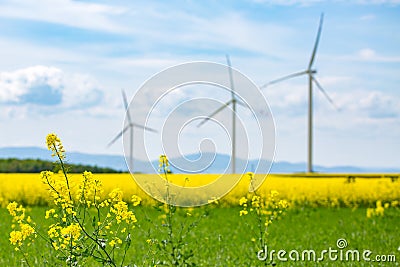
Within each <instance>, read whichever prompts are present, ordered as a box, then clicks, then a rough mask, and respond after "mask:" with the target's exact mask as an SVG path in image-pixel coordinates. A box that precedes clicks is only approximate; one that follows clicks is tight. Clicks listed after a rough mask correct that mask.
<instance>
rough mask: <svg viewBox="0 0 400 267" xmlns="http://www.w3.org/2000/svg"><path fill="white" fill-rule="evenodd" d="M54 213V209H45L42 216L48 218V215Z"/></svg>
mask: <svg viewBox="0 0 400 267" xmlns="http://www.w3.org/2000/svg"><path fill="white" fill-rule="evenodd" d="M54 213H56V210H55V209H49V210H46V216H44V218H45V219H48V218H50V216H51V215H52V214H54Z"/></svg>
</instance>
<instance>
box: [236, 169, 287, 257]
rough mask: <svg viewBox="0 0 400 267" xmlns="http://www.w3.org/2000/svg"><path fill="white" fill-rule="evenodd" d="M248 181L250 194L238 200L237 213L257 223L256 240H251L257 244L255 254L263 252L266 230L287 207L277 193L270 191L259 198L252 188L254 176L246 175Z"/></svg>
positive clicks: (266, 235) (265, 243)
mask: <svg viewBox="0 0 400 267" xmlns="http://www.w3.org/2000/svg"><path fill="white" fill-rule="evenodd" d="M247 175H248V177H249V179H250V189H251V191H252V193H249V194H248V195H247V196H246V197H242V198H240V200H239V205H240V206H241V207H242V210H241V211H240V212H239V215H240V216H245V215H249V214H250V215H253V216H254V217H255V218H256V221H257V228H256V229H257V232H256V233H255V235H256V238H253V239H252V240H253V241H255V242H257V241H258V245H257V250H256V251H257V252H258V251H264V250H265V247H266V245H267V237H268V229H269V227H270V225H271V224H272V223H273V222H274V221H276V220H278V219H280V217H281V216H282V215H283V214H284V212H285V211H286V210H287V208H288V207H289V205H288V202H287V201H286V200H283V199H279V192H278V191H276V190H272V191H271V192H270V193H269V194H268V195H267V196H265V197H264V196H261V195H259V194H258V193H257V191H256V190H255V188H254V174H253V173H247Z"/></svg>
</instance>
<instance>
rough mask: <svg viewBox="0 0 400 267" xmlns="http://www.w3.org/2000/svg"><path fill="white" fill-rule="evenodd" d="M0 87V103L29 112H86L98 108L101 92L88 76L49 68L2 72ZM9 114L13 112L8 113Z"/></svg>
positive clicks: (37, 67)
mask: <svg viewBox="0 0 400 267" xmlns="http://www.w3.org/2000/svg"><path fill="white" fill-rule="evenodd" d="M0 88H1V90H0V102H1V103H3V104H5V105H6V106H9V107H14V108H16V109H20V110H23V109H24V108H26V107H27V106H28V107H29V110H31V111H32V109H34V110H37V111H45V112H46V111H48V110H49V109H54V110H55V111H58V112H62V111H66V110H85V109H88V108H91V107H94V106H98V105H100V104H101V103H102V100H103V91H102V90H101V89H100V86H99V85H98V84H97V82H96V81H95V80H93V79H92V78H91V77H89V76H85V75H82V74H69V73H65V72H63V71H62V70H60V69H58V68H56V67H51V66H50V67H49V66H40V65H38V66H33V67H28V68H24V69H19V70H16V71H13V72H1V73H0ZM21 107H24V108H22V109H21ZM26 111H27V112H29V111H28V110H26ZM9 113H10V114H11V113H12V112H11V111H10V110H9Z"/></svg>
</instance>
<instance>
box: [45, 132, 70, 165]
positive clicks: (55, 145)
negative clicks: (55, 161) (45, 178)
mask: <svg viewBox="0 0 400 267" xmlns="http://www.w3.org/2000/svg"><path fill="white" fill-rule="evenodd" d="M46 145H47V148H48V149H49V150H51V151H52V152H53V154H52V156H53V157H54V156H57V157H59V158H60V159H61V160H62V159H65V150H64V147H63V145H62V143H61V140H60V138H58V136H57V135H56V134H54V133H50V134H48V135H47V137H46Z"/></svg>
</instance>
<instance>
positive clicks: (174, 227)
mask: <svg viewBox="0 0 400 267" xmlns="http://www.w3.org/2000/svg"><path fill="white" fill-rule="evenodd" d="M158 171H159V172H160V174H161V175H162V176H163V178H164V180H165V194H164V201H163V202H164V203H159V205H157V206H155V208H156V210H157V211H159V212H160V213H161V214H160V216H159V219H160V220H161V227H159V225H157V224H156V223H154V222H153V225H154V226H155V227H154V230H153V234H150V236H149V238H148V240H147V243H148V245H149V246H150V250H149V254H151V259H150V262H147V264H151V265H152V266H153V265H156V266H159V265H166V266H195V263H194V260H193V256H194V246H193V244H190V243H189V242H188V241H187V240H186V239H187V238H188V237H189V236H190V235H191V234H193V230H194V228H196V226H197V225H198V223H199V222H200V220H201V219H202V218H203V217H205V216H206V214H199V213H197V212H196V210H195V209H194V208H179V207H177V206H176V205H175V199H174V197H175V196H173V195H172V194H171V192H170V180H169V177H168V175H169V173H170V170H169V162H168V158H167V156H165V155H161V156H160V159H159V170H158Z"/></svg>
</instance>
